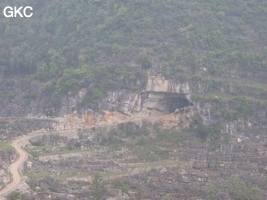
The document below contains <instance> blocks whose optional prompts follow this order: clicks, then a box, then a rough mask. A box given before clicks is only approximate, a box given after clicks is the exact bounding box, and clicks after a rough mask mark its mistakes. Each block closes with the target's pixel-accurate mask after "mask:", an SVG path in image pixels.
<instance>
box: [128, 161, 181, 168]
mask: <svg viewBox="0 0 267 200" xmlns="http://www.w3.org/2000/svg"><path fill="white" fill-rule="evenodd" d="M183 163H184V161H177V162H165V163H164V162H163V163H147V164H142V165H128V166H127V168H144V167H155V166H165V165H180V164H183Z"/></svg>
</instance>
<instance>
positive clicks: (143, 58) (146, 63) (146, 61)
mask: <svg viewBox="0 0 267 200" xmlns="http://www.w3.org/2000/svg"><path fill="white" fill-rule="evenodd" d="M138 62H139V63H140V64H141V66H142V68H144V69H149V68H151V67H152V61H151V59H150V58H149V56H148V55H147V54H146V53H144V52H142V53H139V54H138Z"/></svg>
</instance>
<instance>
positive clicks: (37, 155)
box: [29, 149, 94, 157]
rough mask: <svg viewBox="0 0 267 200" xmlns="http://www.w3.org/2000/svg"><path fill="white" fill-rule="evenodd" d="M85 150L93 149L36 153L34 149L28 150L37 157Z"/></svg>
mask: <svg viewBox="0 0 267 200" xmlns="http://www.w3.org/2000/svg"><path fill="white" fill-rule="evenodd" d="M87 151H94V149H84V150H66V151H59V152H50V153H38V152H35V151H32V150H30V151H29V153H30V154H31V155H32V156H33V157H39V156H51V155H60V154H69V153H79V152H87Z"/></svg>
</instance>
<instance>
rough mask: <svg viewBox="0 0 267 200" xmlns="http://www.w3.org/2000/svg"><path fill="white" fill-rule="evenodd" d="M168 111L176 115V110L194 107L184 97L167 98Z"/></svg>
mask: <svg viewBox="0 0 267 200" xmlns="http://www.w3.org/2000/svg"><path fill="white" fill-rule="evenodd" d="M166 104H167V110H168V111H169V112H170V113H174V112H175V110H176V109H179V108H184V107H188V106H193V103H191V102H190V101H189V100H188V99H187V98H185V97H184V98H182V97H166Z"/></svg>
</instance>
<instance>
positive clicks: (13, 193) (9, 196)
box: [7, 192, 24, 200]
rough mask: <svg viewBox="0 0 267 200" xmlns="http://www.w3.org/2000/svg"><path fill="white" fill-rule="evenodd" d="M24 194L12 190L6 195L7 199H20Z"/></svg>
mask: <svg viewBox="0 0 267 200" xmlns="http://www.w3.org/2000/svg"><path fill="white" fill-rule="evenodd" d="M23 196H24V195H22V194H20V193H19V192H12V193H11V194H9V195H8V196H7V199H8V200H19V199H22V198H23Z"/></svg>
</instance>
